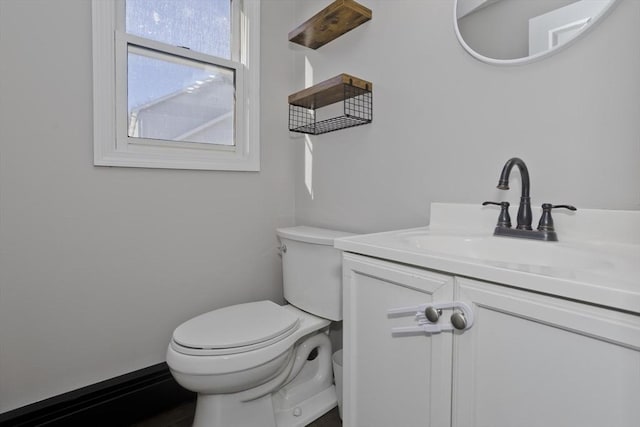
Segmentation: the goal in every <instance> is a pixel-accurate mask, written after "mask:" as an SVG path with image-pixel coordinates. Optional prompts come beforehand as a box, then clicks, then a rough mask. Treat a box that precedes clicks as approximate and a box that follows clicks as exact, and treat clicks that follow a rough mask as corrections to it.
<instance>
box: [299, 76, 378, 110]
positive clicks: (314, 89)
mask: <svg viewBox="0 0 640 427" xmlns="http://www.w3.org/2000/svg"><path fill="white" fill-rule="evenodd" d="M344 85H351V86H355V87H357V88H360V89H364V90H367V91H369V92H371V91H373V84H372V83H371V82H368V81H366V80H362V79H359V78H357V77H353V76H350V75H349V74H344V73H343V74H340V75H338V76H335V77H332V78H330V79H328V80H325V81H323V82H321V83H318V84H317V85H314V86H311V87H309V88H306V89H303V90H301V91H299V92H296V93H293V94H291V95H289V104H291V105H297V106H298V107H304V108H309V109H312V110H315V109H316V108H321V107H325V106H327V105H331V104H335V103H336V102H340V101H344V100H345V99H346V98H347V97H349V96H350V95H349V94H345V90H344ZM351 93H353V92H351ZM352 96H356V95H355V94H354V95H352Z"/></svg>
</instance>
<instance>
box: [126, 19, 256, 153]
mask: <svg viewBox="0 0 640 427" xmlns="http://www.w3.org/2000/svg"><path fill="white" fill-rule="evenodd" d="M130 46H131V47H137V48H142V49H148V50H150V51H154V52H158V57H163V56H165V55H166V56H171V57H173V58H174V60H175V63H180V61H183V62H185V63H186V61H196V62H200V63H203V64H208V65H214V66H218V67H222V68H227V69H230V70H233V71H234V74H235V98H236V102H235V105H234V110H235V111H234V117H235V124H234V128H235V129H234V144H233V145H221V144H208V143H199V142H191V141H172V140H167V139H150V138H141V137H130V136H129V135H128V126H129V109H128V101H127V84H128V78H127V76H128V69H127V56H128V52H129V47H130ZM162 59H163V60H165V59H166V57H164V58H162ZM243 82H244V67H243V66H242V64H240V63H238V62H235V61H230V60H227V59H224V58H219V57H215V56H212V55H207V54H204V53H201V52H196V51H192V50H189V49H185V48H182V47H177V46H171V45H167V44H164V43H161V42H158V41H155V40H150V39H145V38H143V37H138V36H134V35H131V34H127V33H123V32H121V31H116V126H117V131H116V149H118V150H123V151H127V150H133V151H135V152H139V153H144V152H154V150H153V147H162V148H165V149H172V150H196V149H197V150H214V151H223V152H227V153H229V152H235V151H240V152H241V151H242V148H243V147H242V145H243V144H244V141H245V138H244V133H243V128H244V126H243V123H244V108H243V106H242V105H241V103H242V102H243V100H244V99H245V97H244V83H243ZM133 146H139V148H133ZM155 151H157V150H155Z"/></svg>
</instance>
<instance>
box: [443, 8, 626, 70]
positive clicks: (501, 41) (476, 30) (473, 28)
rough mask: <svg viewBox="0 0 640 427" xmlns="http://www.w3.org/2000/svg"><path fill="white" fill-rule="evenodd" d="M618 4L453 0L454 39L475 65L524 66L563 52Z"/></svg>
mask: <svg viewBox="0 0 640 427" xmlns="http://www.w3.org/2000/svg"><path fill="white" fill-rule="evenodd" d="M616 1H617V0H455V6H454V21H455V28H456V35H457V36H458V40H459V41H460V43H461V44H462V46H464V48H465V49H466V50H467V51H468V52H469V53H470V54H471V55H473V56H474V57H476V58H477V59H479V60H481V61H484V62H488V63H491V64H523V63H527V62H532V61H535V60H537V59H540V58H542V57H544V56H548V55H551V54H553V53H555V52H557V51H558V50H560V49H562V48H565V47H567V46H568V45H570V44H571V43H572V42H574V41H575V40H576V39H577V38H578V37H580V36H581V35H583V34H585V33H586V32H587V31H588V30H589V29H591V28H593V26H594V24H595V23H596V22H598V21H599V20H601V19H602V18H603V17H604V16H605V15H606V14H607V13H608V12H609V11H610V10H611V8H612V6H613V5H614V4H615V3H616Z"/></svg>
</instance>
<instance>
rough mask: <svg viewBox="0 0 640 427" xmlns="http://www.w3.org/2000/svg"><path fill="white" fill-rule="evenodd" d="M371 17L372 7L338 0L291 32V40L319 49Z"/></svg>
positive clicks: (348, 0)
mask: <svg viewBox="0 0 640 427" xmlns="http://www.w3.org/2000/svg"><path fill="white" fill-rule="evenodd" d="M370 19H371V9H368V8H366V7H364V6H363V5H361V4H359V3H357V2H355V1H354V0H336V1H334V2H333V3H331V4H330V5H329V6H327V7H325V8H324V9H322V10H321V11H320V12H318V13H316V14H315V15H314V16H313V17H311V18H310V19H308V20H307V21H306V22H305V23H303V24H302V25H300V26H298V28H296V29H295V30H293V31H291V32H290V33H289V41H290V42H293V43H297V44H300V45H302V46H306V47H309V48H311V49H317V48H319V47H320V46H324V45H325V44H327V43H329V42H330V41H332V40H335V39H336V38H338V37H340V36H341V35H343V34H344V33H346V32H348V31H351V30H353V29H354V28H356V27H358V26H360V25H362V24H364V23H365V22H367V21H368V20H370Z"/></svg>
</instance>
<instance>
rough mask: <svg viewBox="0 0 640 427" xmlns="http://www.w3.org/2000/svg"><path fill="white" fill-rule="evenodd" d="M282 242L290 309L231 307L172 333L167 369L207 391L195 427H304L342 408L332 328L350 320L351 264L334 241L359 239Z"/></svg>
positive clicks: (302, 237) (319, 234)
mask: <svg viewBox="0 0 640 427" xmlns="http://www.w3.org/2000/svg"><path fill="white" fill-rule="evenodd" d="M277 235H278V238H279V240H280V243H281V247H280V250H281V253H282V272H283V284H284V297H285V299H286V300H287V302H288V304H287V305H283V306H281V305H278V304H276V303H274V302H272V301H257V302H250V303H246V304H239V305H234V306H229V307H224V308H220V309H217V310H213V311H210V312H208V313H204V314H201V315H199V316H197V317H194V318H193V319H191V320H188V321H186V322H185V323H183V324H182V325H180V326H178V327H177V328H176V330H175V331H174V333H173V337H172V339H171V342H170V344H169V348H168V349H167V365H168V366H169V369H170V370H171V373H172V374H173V376H174V378H175V379H176V381H177V382H178V383H179V384H180V385H181V386H183V387H184V388H186V389H188V390H191V391H194V392H196V393H197V394H198V399H197V403H196V413H195V419H194V424H193V425H194V427H205V426H206V427H303V426H306V425H307V424H309V423H311V422H312V421H313V420H315V419H316V418H318V417H320V416H321V415H323V414H324V413H325V412H327V411H329V410H330V409H332V408H334V407H335V406H336V405H337V398H336V390H335V387H334V385H333V376H332V360H331V357H332V349H331V342H330V341H329V336H328V331H329V325H330V323H331V321H337V320H342V259H341V253H340V251H339V250H337V249H334V247H333V241H334V240H335V239H336V238H339V237H345V236H349V235H351V233H345V232H339V231H333V230H326V229H322V228H315V227H306V226H298V227H290V228H279V229H277Z"/></svg>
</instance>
